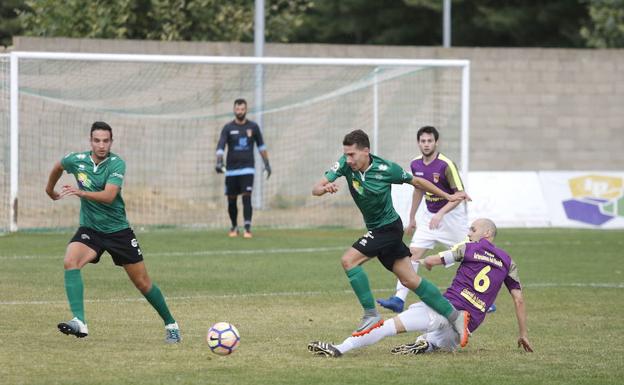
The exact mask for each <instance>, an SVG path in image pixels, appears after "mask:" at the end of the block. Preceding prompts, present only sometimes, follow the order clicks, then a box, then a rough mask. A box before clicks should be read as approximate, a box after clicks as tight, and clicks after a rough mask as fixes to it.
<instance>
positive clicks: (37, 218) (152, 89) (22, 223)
mask: <svg viewBox="0 0 624 385" xmlns="http://www.w3.org/2000/svg"><path fill="white" fill-rule="evenodd" d="M260 65H261V66H262V71H263V80H262V84H261V86H262V92H261V93H258V88H257V84H255V78H256V76H255V74H256V71H257V68H258V67H259V66H260ZM0 69H1V72H0V77H1V79H2V83H1V84H2V86H1V89H0V130H1V131H0V138H1V139H2V143H7V145H5V146H4V148H3V153H2V154H0V156H1V157H2V161H3V164H4V167H3V168H2V169H0V172H1V173H2V175H0V177H1V179H2V181H3V182H4V181H6V182H7V183H8V185H9V188H8V189H6V188H3V189H2V190H0V193H2V201H3V202H2V208H0V215H1V217H2V218H5V220H2V221H0V231H16V230H18V229H38V228H45V229H58V228H71V227H75V226H76V225H77V223H76V222H77V217H78V216H77V213H78V209H79V204H78V202H77V201H76V200H72V199H63V200H61V201H55V202H52V201H50V200H49V198H47V196H46V195H45V193H44V188H45V184H46V182H47V175H48V173H49V171H50V169H51V167H52V165H53V164H54V162H56V161H58V160H59V159H60V158H61V157H62V156H63V155H64V154H65V153H67V152H70V151H84V150H87V149H89V143H88V135H89V127H90V125H91V123H92V122H93V121H96V120H104V121H107V122H108V123H109V124H111V126H112V127H113V134H114V144H113V148H112V151H113V152H115V153H118V154H119V155H120V156H121V157H122V158H124V159H125V160H126V161H127V166H128V171H127V178H126V181H125V184H124V187H123V194H124V199H125V200H126V203H127V206H126V208H127V210H128V216H129V220H130V222H131V223H132V224H133V225H134V226H135V227H136V226H200V227H227V226H228V223H229V222H228V219H227V212H226V201H225V198H224V196H223V185H224V183H223V176H222V175H218V174H216V173H215V172H214V162H215V149H216V142H217V140H218V137H219V134H220V131H221V128H222V127H223V125H224V124H225V123H227V122H228V121H230V120H231V119H232V117H233V115H232V103H233V101H234V99H236V98H239V97H243V98H245V99H247V101H248V104H249V111H248V118H249V119H251V120H255V119H256V117H257V116H259V115H261V116H262V123H263V124H262V127H261V129H262V131H263V135H264V138H265V142H266V144H267V149H268V151H269V156H270V158H271V164H272V167H273V175H272V176H271V178H270V179H269V180H268V181H263V183H262V184H260V183H258V180H259V179H260V178H263V175H262V173H261V171H262V164H258V162H256V163H257V164H256V169H257V170H256V177H255V178H256V182H257V183H256V186H261V187H262V188H261V189H255V191H254V206H255V207H256V210H255V211H254V225H261V226H272V227H310V226H357V227H359V226H361V216H360V214H359V212H357V209H355V207H354V206H353V205H352V204H351V202H349V200H350V197H349V196H348V189H347V188H346V186H343V188H342V189H341V191H340V192H339V193H338V196H337V197H332V198H328V197H322V198H313V197H312V196H311V193H310V191H311V188H312V185H313V184H314V183H315V182H316V181H318V179H320V178H321V177H322V175H323V172H324V171H325V170H326V169H328V168H329V167H330V166H331V165H332V164H333V163H334V162H335V161H336V160H337V159H338V157H339V156H340V155H341V152H342V145H341V141H342V137H343V136H344V135H345V134H346V133H347V132H349V131H350V130H352V129H355V128H361V129H363V130H364V131H366V132H367V133H368V134H369V135H370V136H371V147H372V151H373V152H375V153H377V154H379V155H380V156H382V157H385V158H387V159H390V160H393V161H395V162H397V163H399V164H400V165H401V166H403V167H404V168H407V167H408V164H409V161H410V160H411V159H412V158H413V157H414V156H415V155H417V153H418V148H417V145H416V131H417V130H418V128H419V127H421V126H423V125H434V126H436V127H438V128H439V129H440V131H441V135H442V151H443V152H445V153H447V154H448V155H449V156H451V157H452V158H453V159H455V160H459V167H460V169H461V170H462V173H463V174H464V175H467V171H468V166H469V163H468V162H469V157H468V151H469V142H468V138H469V86H470V63H469V61H467V60H410V59H346V58H301V57H298V58H286V57H262V58H256V57H216V56H181V55H130V54H97V53H61V52H12V53H10V54H9V55H7V56H2V57H0ZM258 95H261V96H260V97H261V99H262V100H260V101H259V102H260V108H258V105H259V103H257V102H258V101H256V99H257V98H258V97H259V96H258ZM7 163H8V164H9V166H8V167H7V166H6V164H7ZM260 163H261V162H260ZM62 178H65V179H62V180H61V182H60V183H62V182H63V180H64V181H65V182H67V183H74V182H73V180H72V179H71V178H70V177H69V176H66V175H64V176H63V177H62ZM3 184H4V183H3Z"/></svg>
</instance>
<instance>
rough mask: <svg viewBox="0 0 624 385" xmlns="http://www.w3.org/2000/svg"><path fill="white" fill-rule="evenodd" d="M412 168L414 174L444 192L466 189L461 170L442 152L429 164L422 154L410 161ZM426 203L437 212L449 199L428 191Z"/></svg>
mask: <svg viewBox="0 0 624 385" xmlns="http://www.w3.org/2000/svg"><path fill="white" fill-rule="evenodd" d="M410 168H411V170H412V174H413V175H414V176H417V177H420V178H424V179H426V180H428V181H429V182H431V183H433V184H434V185H436V186H437V187H439V188H440V189H441V190H442V191H444V192H447V193H449V194H453V193H454V192H455V191H464V184H463V183H462V180H461V176H460V175H459V171H457V166H456V165H455V163H453V161H452V160H450V159H449V158H447V157H446V156H445V155H444V154H442V153H438V156H436V158H435V159H434V160H433V161H432V162H431V163H429V164H425V162H424V161H423V157H422V155H421V156H419V157H417V158H416V159H414V160H413V161H412V162H411V163H410ZM425 203H426V204H427V210H429V212H431V213H434V214H435V213H437V212H438V211H440V209H441V208H442V207H444V205H446V204H447V203H448V201H447V200H446V199H444V198H442V197H439V196H437V195H434V194H431V193H429V192H426V193H425Z"/></svg>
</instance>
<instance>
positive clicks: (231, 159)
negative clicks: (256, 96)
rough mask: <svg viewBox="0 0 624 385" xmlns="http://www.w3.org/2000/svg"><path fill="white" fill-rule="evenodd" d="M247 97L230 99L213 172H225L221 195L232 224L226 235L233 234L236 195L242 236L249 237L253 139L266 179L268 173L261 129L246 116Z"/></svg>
mask: <svg viewBox="0 0 624 385" xmlns="http://www.w3.org/2000/svg"><path fill="white" fill-rule="evenodd" d="M246 115H247V101H245V99H236V100H235V101H234V120H233V121H231V122H229V123H228V124H226V125H225V126H223V129H222V130H221V136H220V137H219V143H217V164H216V167H215V169H216V170H217V173H219V174H221V173H225V195H227V201H228V214H229V215H230V221H231V222H232V226H231V227H230V232H229V234H228V235H229V236H230V237H232V238H233V237H237V236H238V234H239V232H238V206H237V203H236V200H237V198H238V196H239V195H242V196H243V198H242V200H243V220H244V226H245V232H244V233H243V237H244V238H252V235H251V215H252V208H251V193H252V191H253V183H254V174H255V172H256V170H255V167H254V164H255V162H254V152H253V150H254V142H255V143H256V144H257V145H258V151H260V155H262V160H263V161H264V170H265V171H266V173H267V179H268V178H269V177H270V176H271V166H270V164H269V154H268V153H267V150H266V146H265V145H264V140H263V139H262V132H260V127H259V126H258V124H256V122H252V121H251V120H248V119H247V118H246ZM226 145H227V148H228V151H227V168H226V167H225V166H224V164H223V154H224V153H225V147H226Z"/></svg>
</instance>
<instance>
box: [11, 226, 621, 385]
mask: <svg viewBox="0 0 624 385" xmlns="http://www.w3.org/2000/svg"><path fill="white" fill-rule="evenodd" d="M361 234H362V231H357V230H345V229H314V230H273V229H258V230H257V231H256V232H255V238H254V239H251V240H244V239H241V238H238V239H229V238H227V237H226V236H225V234H224V232H223V231H221V232H216V231H190V230H189V231H184V230H154V231H137V235H138V238H139V242H140V243H141V247H142V250H143V253H144V255H145V258H146V263H147V268H148V271H149V273H150V275H151V277H152V279H153V280H154V281H155V282H157V283H158V285H159V286H160V288H161V289H162V291H163V293H164V294H165V296H166V297H167V299H168V303H169V306H170V308H171V310H172V313H173V315H174V316H175V317H176V319H177V321H178V323H179V324H180V326H181V330H182V336H183V342H182V343H181V344H179V345H174V346H171V345H166V344H164V342H163V339H164V329H163V325H162V322H161V320H160V318H158V316H157V314H156V313H155V311H154V310H153V309H152V308H151V307H150V306H149V304H148V303H147V302H146V301H145V300H144V299H143V297H142V296H141V295H140V293H139V292H138V291H137V290H136V289H135V288H134V287H133V286H132V284H131V282H130V281H129V280H128V278H127V277H126V275H125V273H124V271H123V270H122V269H121V268H118V267H115V266H113V264H112V261H111V259H110V257H108V256H105V257H103V259H102V262H100V263H99V264H98V265H88V266H87V267H85V268H84V269H83V279H84V282H85V300H86V304H85V306H86V317H87V322H88V325H89V331H90V335H89V336H88V337H87V338H84V339H77V338H74V337H73V336H65V335H62V334H60V333H59V332H58V331H57V329H56V324H57V323H58V322H59V321H63V320H68V319H69V318H71V317H70V313H69V310H68V305H67V302H66V299H65V292H64V287H63V263H62V260H63V254H64V250H65V245H66V242H67V241H68V240H69V238H70V237H71V234H69V233H18V234H12V235H5V236H2V237H0V314H1V317H0V319H1V320H2V323H1V326H2V327H1V328H0V346H1V348H0V362H1V363H2V364H1V365H0V383H1V384H195V383H197V384H199V383H201V384H358V385H363V384H376V385H378V384H443V383H447V384H461V385H468V384H480V385H481V384H572V383H574V384H601V385H604V384H622V383H624V337H623V336H624V299H622V298H623V297H624V275H623V270H624V267H622V262H623V261H624V232H623V231H592V230H564V229H531V230H528V229H502V230H501V231H500V235H499V238H498V239H497V243H498V244H499V245H500V246H502V247H503V248H505V249H506V250H507V251H508V252H509V253H510V254H511V255H512V257H513V258H514V260H515V261H516V263H517V264H518V267H519V272H520V278H521V280H522V283H523V285H524V294H525V299H526V302H527V309H528V316H529V332H530V334H529V338H530V341H531V342H532V344H533V346H534V348H535V353H533V354H527V353H524V352H522V351H521V350H520V349H518V348H517V347H516V337H517V325H516V320H515V315H514V312H513V305H512V302H511V298H510V296H509V294H508V293H507V291H506V289H504V288H503V289H502V291H501V293H500V295H499V297H498V299H497V306H498V311H497V312H496V313H493V314H491V315H489V316H488V317H487V318H486V321H485V322H484V323H483V324H482V326H481V327H480V328H479V329H478V330H477V332H476V333H475V334H474V335H473V337H472V339H471V340H470V343H469V345H468V346H467V347H466V348H465V349H463V350H461V351H459V352H457V353H437V354H432V355H427V356H414V357H403V356H401V357H395V356H392V355H391V354H390V353H389V350H390V349H391V348H392V346H394V345H396V344H400V343H404V342H407V341H409V340H412V339H414V338H415V337H416V335H409V334H403V335H400V336H397V337H392V338H388V339H386V340H383V341H381V342H380V343H379V344H377V345H374V346H371V347H368V348H364V349H361V350H356V351H353V352H350V353H349V354H347V355H345V356H343V357H341V358H339V359H328V358H321V357H314V356H312V355H310V354H309V353H308V352H307V350H306V344H307V343H308V342H309V341H311V340H315V339H322V340H328V341H334V342H341V341H342V340H343V339H344V338H345V337H347V336H348V335H349V333H350V332H351V331H352V329H353V328H354V327H355V326H356V324H357V322H358V321H359V318H360V316H361V310H360V308H359V305H358V303H357V299H356V297H355V295H354V294H353V293H352V291H351V289H350V286H349V283H348V280H347V278H346V277H345V274H344V272H343V271H342V269H341V266H340V256H341V254H342V252H343V250H345V249H346V248H347V247H349V245H350V244H351V243H352V242H353V241H354V240H355V239H356V238H357V237H358V236H360V235H361ZM365 269H366V270H367V272H368V274H369V277H370V281H371V286H372V287H373V288H374V290H375V295H376V296H378V297H381V296H383V297H386V296H388V295H390V294H391V293H392V292H393V289H394V284H395V281H394V278H393V276H392V274H391V273H389V272H387V271H385V270H384V269H383V268H382V266H381V264H380V263H379V262H378V261H371V262H369V263H367V264H366V265H365ZM453 273H454V268H450V269H443V268H438V270H435V269H434V271H432V272H427V271H424V270H423V271H421V274H422V275H424V276H426V277H428V278H429V279H431V280H432V281H433V282H434V283H436V284H437V285H438V286H439V287H441V288H445V287H446V286H447V285H448V284H449V283H450V280H451V278H452V276H453ZM408 300H409V301H416V296H415V295H410V297H408ZM382 314H384V316H386V317H391V316H392V314H391V313H389V312H386V311H384V312H382ZM217 321H228V322H231V323H233V324H234V325H236V326H237V327H238V329H239V331H240V333H241V344H240V346H239V349H238V350H237V351H236V352H235V353H234V354H233V355H231V356H227V357H220V356H217V355H215V354H212V353H211V352H210V350H209V349H208V346H207V344H206V342H205V335H206V331H207V329H208V328H209V327H210V325H211V324H212V323H214V322H217Z"/></svg>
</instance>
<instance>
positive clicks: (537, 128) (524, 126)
mask: <svg viewBox="0 0 624 385" xmlns="http://www.w3.org/2000/svg"><path fill="white" fill-rule="evenodd" d="M14 43H15V46H14V49H15V50H20V51H64V52H105V53H145V54H156V53H159V54H192V55H228V56H230V55H231V56H237V55H240V56H251V55H253V45H252V44H243V43H211V42H205V43H195V42H156V41H127V40H98V39H91V40H89V39H65V38H52V39H44V38H25V37H17V38H15V39H14ZM265 55H266V56H295V57H297V56H307V57H371V58H411V59H425V58H426V59H431V58H441V59H469V60H471V71H472V72H471V73H472V77H471V121H470V126H471V138H470V139H471V151H470V157H471V165H470V169H472V170H514V171H517V170H624V151H623V147H624V50H621V49H617V50H589V49H587V50H570V49H539V48H538V49H534V48H450V49H443V48H437V47H394V46H356V45H324V44H267V46H266V48H265Z"/></svg>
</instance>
